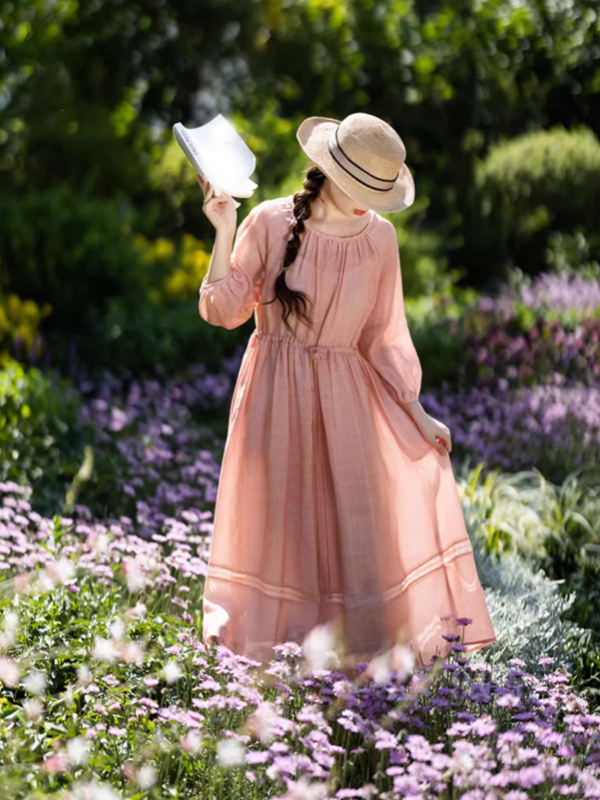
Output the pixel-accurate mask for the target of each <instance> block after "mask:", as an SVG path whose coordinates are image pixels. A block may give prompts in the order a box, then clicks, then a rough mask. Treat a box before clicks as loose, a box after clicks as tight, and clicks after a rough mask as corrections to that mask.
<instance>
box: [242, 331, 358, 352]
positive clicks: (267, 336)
mask: <svg viewBox="0 0 600 800" xmlns="http://www.w3.org/2000/svg"><path fill="white" fill-rule="evenodd" d="M252 339H261V340H266V341H269V342H273V343H274V344H289V345H292V347H299V348H301V349H302V350H305V351H307V352H308V353H309V354H311V355H318V356H321V357H323V356H325V357H326V356H328V355H329V354H330V353H353V354H355V355H360V351H359V349H358V347H343V346H341V345H335V344H306V343H304V342H300V341H298V339H295V338H294V337H292V336H289V337H287V338H286V337H282V336H277V335H275V334H272V333H265V332H264V331H257V330H255V331H254V332H253V333H252V335H251V337H250V341H252Z"/></svg>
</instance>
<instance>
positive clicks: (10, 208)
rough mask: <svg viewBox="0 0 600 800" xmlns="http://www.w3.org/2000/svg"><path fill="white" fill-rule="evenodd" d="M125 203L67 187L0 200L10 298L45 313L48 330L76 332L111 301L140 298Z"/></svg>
mask: <svg viewBox="0 0 600 800" xmlns="http://www.w3.org/2000/svg"><path fill="white" fill-rule="evenodd" d="M133 223H134V212H133V209H132V207H131V206H130V204H129V202H128V201H126V200H120V199H118V198H117V199H114V200H110V201H107V200H101V199H98V198H96V197H92V196H89V195H86V194H82V193H78V192H74V191H73V190H72V189H70V188H69V187H68V186H58V187H56V188H54V189H49V190H46V191H37V190H36V191H35V192H29V193H25V194H23V195H21V196H20V197H19V199H18V201H15V198H14V197H5V198H2V197H0V256H1V259H2V265H3V270H4V271H5V273H6V274H5V276H4V281H5V283H6V285H7V286H8V289H9V290H10V291H11V292H14V293H16V294H17V295H18V296H19V297H28V298H30V299H32V300H34V301H36V302H38V303H41V302H43V303H48V304H50V306H51V307H52V315H51V318H50V320H49V323H50V324H49V325H48V326H47V327H49V328H54V329H56V328H60V329H61V330H64V331H70V332H73V331H77V330H79V329H81V328H85V327H86V321H87V319H88V317H89V314H90V311H92V310H93V309H102V308H104V307H105V306H106V304H107V302H108V300H109V299H110V298H112V297H115V296H119V295H123V294H135V293H139V292H140V289H141V287H142V286H143V285H144V284H145V282H146V281H145V276H144V273H143V268H142V265H141V259H140V257H139V255H138V250H137V249H136V247H135V244H134V241H133V237H132V235H130V232H131V228H132V226H133Z"/></svg>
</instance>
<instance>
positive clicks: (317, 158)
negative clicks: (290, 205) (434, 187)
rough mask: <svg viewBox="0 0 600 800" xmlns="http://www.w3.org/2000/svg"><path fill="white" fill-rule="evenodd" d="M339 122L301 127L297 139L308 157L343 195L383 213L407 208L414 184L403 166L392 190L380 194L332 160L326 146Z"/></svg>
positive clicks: (315, 121) (318, 120)
mask: <svg viewBox="0 0 600 800" xmlns="http://www.w3.org/2000/svg"><path fill="white" fill-rule="evenodd" d="M340 122H341V120H338V119H331V118H330V117H307V118H306V119H305V120H304V121H303V122H302V123H301V124H300V126H299V127H298V130H297V131H296V138H297V139H298V142H299V143H300V147H301V148H302V150H303V151H304V152H305V153H306V155H307V156H308V158H309V159H310V160H311V161H312V162H313V163H314V164H316V165H317V166H318V167H319V169H320V170H321V171H322V172H323V173H324V174H325V175H327V177H328V178H330V179H331V180H332V181H334V183H336V184H337V186H339V187H340V189H341V190H342V191H343V192H345V193H346V194H347V195H349V196H350V197H351V198H352V199H353V200H356V202H357V203H361V204H362V205H365V206H367V207H368V208H371V209H373V211H380V212H382V213H384V214H385V213H392V212H394V211H404V209H405V208H409V206H411V205H412V204H413V203H414V200H415V183H414V180H413V177H412V174H411V172H410V170H409V168H408V167H407V166H406V164H403V165H402V167H401V168H400V170H399V172H398V177H397V178H396V181H395V182H394V185H393V186H392V188H391V189H390V190H389V191H385V192H381V191H378V190H377V189H369V187H367V186H363V185H362V184H361V183H360V181H358V180H356V179H355V178H353V177H352V176H351V175H349V174H348V173H347V172H346V171H345V170H344V169H343V168H342V167H341V166H340V165H339V164H338V163H337V162H336V161H335V159H334V158H333V156H332V155H331V153H330V152H329V149H328V147H327V140H328V138H329V135H330V134H331V132H332V131H333V130H335V128H337V127H338V125H339V124H340Z"/></svg>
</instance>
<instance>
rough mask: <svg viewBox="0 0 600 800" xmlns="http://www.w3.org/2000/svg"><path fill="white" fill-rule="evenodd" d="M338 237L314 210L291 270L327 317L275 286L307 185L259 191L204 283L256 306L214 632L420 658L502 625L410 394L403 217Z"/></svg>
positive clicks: (206, 306) (220, 317)
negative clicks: (322, 639)
mask: <svg viewBox="0 0 600 800" xmlns="http://www.w3.org/2000/svg"><path fill="white" fill-rule="evenodd" d="M368 214H369V218H368V222H367V224H366V227H365V228H363V229H362V230H361V231H360V232H359V233H357V234H355V235H352V236H346V237H340V236H335V235H330V234H326V233H324V232H322V231H319V230H318V229H317V228H315V227H312V223H311V221H310V219H309V220H308V221H307V222H306V223H305V225H306V230H305V232H304V233H303V234H302V236H301V239H302V242H301V246H300V250H299V253H298V255H297V257H296V260H295V261H294V263H293V265H292V267H291V268H290V270H289V271H288V272H287V273H286V281H287V283H288V286H291V287H292V288H294V289H299V290H302V291H304V292H305V293H306V294H307V295H308V296H309V298H311V300H312V307H309V313H310V314H311V315H312V320H313V330H311V329H309V328H308V326H306V325H305V324H304V323H302V322H301V321H299V319H298V317H297V315H294V314H292V315H291V316H290V317H289V322H290V324H291V325H292V327H293V333H292V332H290V331H289V330H288V329H287V328H286V327H285V325H284V324H283V321H282V318H281V308H282V306H281V304H280V302H279V301H276V302H274V303H272V304H270V305H258V303H259V301H263V302H264V301H268V300H271V299H272V298H273V297H274V288H273V287H274V283H275V279H276V278H277V276H278V274H279V272H280V270H281V266H282V264H283V257H284V252H285V247H286V242H287V238H288V236H289V232H290V228H291V225H292V224H293V222H294V217H293V195H288V196H287V197H282V198H276V199H274V200H267V201H264V202H262V203H260V204H259V205H258V206H256V207H255V208H254V209H252V211H251V212H250V213H249V214H248V215H247V216H246V217H245V219H244V220H243V221H242V223H241V224H240V226H239V227H238V231H237V234H236V239H235V242H234V248H233V253H232V258H231V270H230V272H229V274H228V275H227V276H226V277H225V278H222V279H220V280H217V281H214V282H213V283H210V284H209V283H207V280H206V278H204V280H203V281H202V284H201V287H200V292H199V295H200V296H199V312H200V315H201V317H202V318H203V319H204V320H205V321H206V322H208V323H210V324H212V325H218V326H222V327H225V328H234V327H236V326H238V325H241V324H242V323H244V322H245V321H247V320H249V319H250V317H251V316H252V315H253V314H254V315H255V322H256V330H255V331H254V332H253V333H252V335H251V337H250V340H249V341H248V345H247V348H246V351H245V353H244V357H243V359H242V363H241V366H240V371H239V375H238V378H237V381H236V385H235V389H234V393H233V397H232V401H231V408H230V414H229V428H228V434H227V440H226V443H225V451H224V456H223V462H222V469H221V476H220V480H219V486H218V490H217V498H216V505H215V514H214V528H213V540H212V545H211V552H210V563H209V567H208V574H207V579H206V587H205V592H204V600H203V612H204V619H203V637H204V640H205V641H208V638H209V637H210V636H219V637H221V638H222V640H223V643H224V644H225V645H226V646H227V647H228V648H230V649H231V650H232V651H234V652H236V653H239V654H242V655H246V656H248V657H250V658H254V659H257V660H259V661H261V662H265V663H266V662H267V661H268V660H269V659H270V658H271V657H272V656H273V649H272V648H273V645H274V644H276V643H283V642H285V641H289V640H295V641H297V642H301V641H302V639H303V637H304V636H305V635H306V634H307V633H308V632H309V631H310V630H311V629H312V628H313V627H314V626H316V625H319V624H323V623H327V622H332V623H335V625H337V626H338V629H339V630H341V631H342V632H343V635H344V642H345V648H346V653H347V654H348V655H350V656H354V657H355V658H356V659H357V660H358V659H362V658H370V657H371V656H373V655H375V654H376V653H378V652H382V651H383V650H385V649H387V648H389V647H392V646H393V645H394V644H396V643H399V642H406V643H408V644H409V645H410V646H411V647H412V649H413V651H414V653H415V656H416V658H417V661H418V663H420V664H428V663H430V662H431V656H432V655H433V654H435V653H437V654H439V655H442V656H446V655H447V653H448V648H449V643H448V641H447V640H445V639H443V638H442V635H450V634H462V633H463V628H461V627H459V626H458V625H457V623H456V619H457V618H460V617H468V618H470V619H472V620H473V622H472V624H471V625H469V626H468V627H466V628H465V629H464V639H463V641H464V644H466V645H467V648H468V650H469V651H472V650H477V649H479V648H480V647H483V646H485V645H486V644H490V643H492V642H494V641H496V636H495V632H494V628H493V626H492V622H491V619H490V616H489V613H488V609H487V606H486V602H485V597H484V594H483V590H482V587H481V584H480V582H479V578H478V575H477V570H476V566H475V561H474V557H473V549H472V545H471V541H470V539H469V535H468V532H467V529H466V526H465V521H464V517H463V512H462V507H461V504H460V499H459V495H458V490H457V486H456V482H455V477H454V474H453V470H452V465H451V461H450V457H449V455H448V454H445V455H442V454H440V453H438V452H437V450H436V449H435V448H434V447H433V446H432V445H430V444H429V443H428V442H426V441H425V439H424V438H423V437H422V436H421V434H420V432H419V429H418V427H417V426H416V424H415V423H414V422H413V420H412V419H411V418H410V416H409V415H408V414H407V413H406V412H405V411H404V409H403V408H402V407H401V406H400V405H399V403H401V402H407V401H413V400H417V399H418V398H419V394H420V390H421V377H422V370H421V364H420V362H419V358H418V355H417V353H416V350H415V347H414V345H413V342H412V339H411V336H410V333H409V329H408V326H407V321H406V316H405V310H404V298H403V290H402V276H401V268H400V255H399V251H398V242H397V237H396V233H395V230H394V227H393V225H392V224H391V222H390V221H389V220H387V219H385V218H384V217H382V216H380V215H379V214H377V213H376V212H374V211H370V212H368Z"/></svg>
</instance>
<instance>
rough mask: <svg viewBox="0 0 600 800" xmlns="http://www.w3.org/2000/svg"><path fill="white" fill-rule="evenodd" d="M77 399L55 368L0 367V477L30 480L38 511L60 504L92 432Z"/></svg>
mask: <svg viewBox="0 0 600 800" xmlns="http://www.w3.org/2000/svg"><path fill="white" fill-rule="evenodd" d="M80 403H81V401H80V398H79V395H78V393H77V392H76V390H75V389H74V388H73V387H72V386H71V384H70V382H69V381H68V380H67V379H65V378H58V377H57V376H56V375H55V373H49V374H44V373H42V372H40V370H38V369H37V368H35V367H29V368H25V367H23V366H22V365H21V364H18V363H17V362H15V361H11V362H9V363H8V365H7V366H6V367H5V368H4V369H2V370H0V480H2V481H6V480H12V481H15V482H16V483H23V484H24V483H27V484H29V485H31V486H32V487H33V489H34V494H33V498H34V500H35V508H36V510H37V511H38V512H39V513H41V514H45V513H48V514H52V513H54V512H55V511H56V509H57V508H58V507H60V505H61V503H62V500H63V499H64V495H65V491H66V488H67V487H68V485H69V483H70V482H71V480H72V478H73V476H74V475H75V474H76V472H77V470H78V469H79V466H80V462H81V458H82V454H83V450H84V446H85V444H86V442H87V441H88V440H89V439H90V438H91V431H90V430H88V429H87V427H86V426H85V425H82V424H81V422H80V419H79V409H80Z"/></svg>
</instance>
